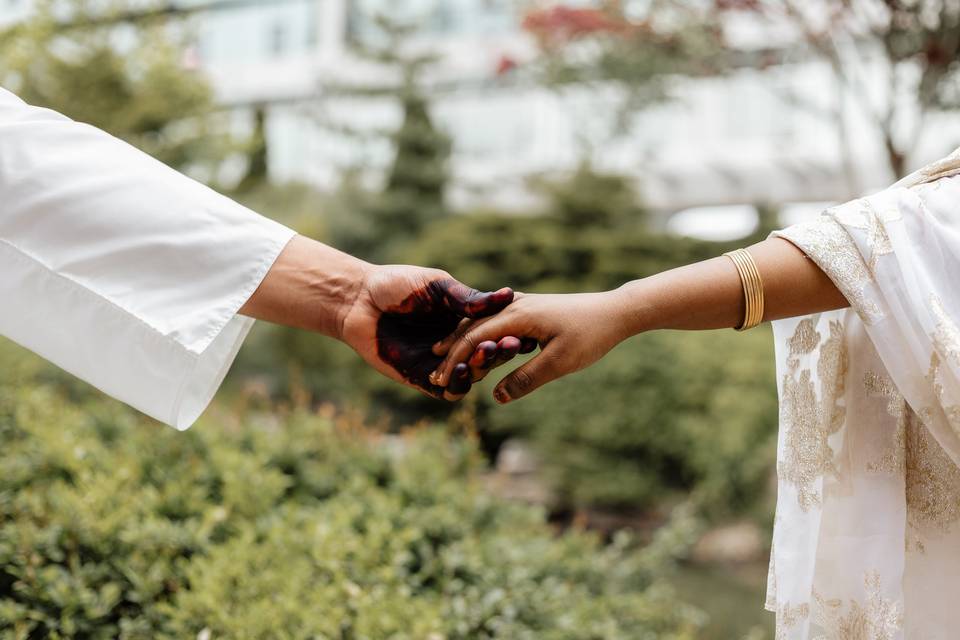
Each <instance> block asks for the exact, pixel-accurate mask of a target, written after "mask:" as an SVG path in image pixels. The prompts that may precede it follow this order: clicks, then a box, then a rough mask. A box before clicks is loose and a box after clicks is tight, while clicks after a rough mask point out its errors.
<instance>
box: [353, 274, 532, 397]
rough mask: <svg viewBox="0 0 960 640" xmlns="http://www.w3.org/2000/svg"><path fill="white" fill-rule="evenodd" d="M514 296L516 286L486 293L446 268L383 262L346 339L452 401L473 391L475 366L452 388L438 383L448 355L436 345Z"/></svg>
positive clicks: (379, 364)
mask: <svg viewBox="0 0 960 640" xmlns="http://www.w3.org/2000/svg"><path fill="white" fill-rule="evenodd" d="M512 301H513V291H512V290H511V289H507V288H505V289H501V290H499V291H495V292H492V293H482V292H479V291H476V290H475V289H471V288H470V287H467V286H466V285H464V284H462V283H460V282H458V281H457V280H455V279H453V278H452V277H451V276H450V275H449V274H447V273H445V272H443V271H438V270H434V269H421V268H417V267H404V266H396V267H379V268H377V269H376V270H375V271H373V272H371V273H370V274H369V276H368V277H367V280H366V281H365V282H364V284H363V287H362V289H361V291H360V294H359V295H358V297H357V299H356V302H355V303H354V304H353V306H352V307H351V309H350V310H349V312H348V313H347V315H346V317H345V319H344V323H343V338H344V340H345V341H346V342H347V344H349V345H350V346H352V347H353V348H354V349H355V350H356V351H357V353H359V354H360V356H361V357H363V359H364V360H366V361H367V362H368V363H369V364H371V365H372V366H373V367H374V368H376V369H377V370H378V371H380V372H381V373H383V374H385V375H387V376H388V377H390V378H392V379H394V380H398V381H401V382H404V383H406V384H407V385H409V386H412V387H414V388H416V389H419V390H420V391H422V392H424V393H425V394H427V395H429V396H431V397H435V398H441V397H446V398H447V399H451V400H452V399H456V398H457V397H459V396H462V395H464V394H465V393H466V392H467V391H469V390H470V385H471V384H472V376H471V370H470V368H469V367H468V366H464V367H462V369H463V370H464V371H466V374H463V372H462V371H457V372H455V373H456V374H457V375H455V376H454V377H453V379H452V381H451V385H450V386H451V388H450V389H449V390H445V389H444V388H443V387H439V386H437V385H434V384H433V383H431V382H430V380H429V377H430V374H431V373H432V372H433V371H434V369H436V368H437V367H438V366H439V365H440V363H441V362H442V361H443V357H442V356H438V355H435V354H434V353H433V346H434V345H435V344H436V343H437V342H439V341H440V340H442V339H443V338H446V337H447V336H449V335H450V334H451V333H452V332H453V331H454V330H455V329H456V328H457V326H458V325H459V324H460V322H461V321H462V320H463V319H464V318H474V319H476V318H485V317H488V316H492V315H494V314H496V313H498V312H500V311H502V310H503V309H505V308H506V307H507V306H508V305H509V304H510V303H511V302H512ZM492 357H493V358H496V357H497V355H496V354H494V355H493V356H492ZM453 382H456V384H453Z"/></svg>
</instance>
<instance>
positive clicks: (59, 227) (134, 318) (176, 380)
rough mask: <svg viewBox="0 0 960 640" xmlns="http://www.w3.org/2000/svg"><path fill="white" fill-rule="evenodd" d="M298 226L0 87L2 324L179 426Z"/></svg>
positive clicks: (212, 388) (205, 394) (216, 381)
mask: <svg viewBox="0 0 960 640" xmlns="http://www.w3.org/2000/svg"><path fill="white" fill-rule="evenodd" d="M293 235H294V232H293V231H291V230H290V229H287V228H286V227H284V226H282V225H280V224H278V223H276V222H273V221H271V220H268V219H266V218H264V217H262V216H260V215H257V214H256V213H254V212H252V211H250V210H248V209H246V208H244V207H242V206H240V205H238V204H237V203H235V202H233V201H232V200H230V199H228V198H225V197H223V196H221V195H219V194H217V193H216V192H214V191H212V190H211V189H208V188H207V187H205V186H203V185H201V184H199V183H197V182H195V181H193V180H191V179H190V178H187V177H186V176H184V175H182V174H180V173H178V172H176V171H174V170H172V169H170V168H169V167H167V166H165V165H163V164H162V163H160V162H158V161H156V160H154V159H152V158H150V157H149V156H147V155H146V154H143V153H141V152H140V151H138V150H136V149H135V148H133V147H131V146H130V145H128V144H126V143H124V142H122V141H120V140H118V139H116V138H114V137H112V136H110V135H108V134H106V133H104V132H103V131H100V130H98V129H96V128H94V127H91V126H87V125H84V124H80V123H77V122H74V121H72V120H70V119H68V118H66V117H64V116H62V115H60V114H58V113H55V112H52V111H49V110H46V109H39V108H35V107H31V106H29V105H27V104H25V103H24V102H23V101H21V100H20V99H19V98H17V97H16V96H14V95H13V94H11V93H9V92H7V91H4V90H3V89H0V334H2V335H3V336H6V337H8V338H10V339H11V340H13V341H14V342H17V343H19V344H20V345H22V346H24V347H26V348H28V349H30V350H32V351H34V352H35V353H37V354H39V355H40V356H42V357H44V358H46V359H48V360H50V361H51V362H53V363H55V364H57V365H58V366H60V367H62V368H63V369H65V370H66V371H68V372H70V373H72V374H73V375H76V376H77V377H79V378H81V379H83V380H85V381H87V382H89V383H90V384H92V385H94V386H95V387H97V388H99V389H100V390H102V391H104V392H105V393H107V394H109V395H111V396H113V397H115V398H117V399H119V400H121V401H123V402H125V403H127V404H129V405H131V406H133V407H135V408H136V409H138V410H140V411H142V412H144V413H146V414H148V415H150V416H152V417H154V418H156V419H157V420H160V421H162V422H165V423H167V424H170V425H172V426H174V427H176V428H178V429H186V428H188V427H189V426H190V425H191V424H192V423H193V422H194V421H195V420H196V419H197V418H198V417H199V415H200V414H201V413H202V412H203V411H204V409H205V408H206V406H207V404H208V403H209V402H210V400H211V398H212V397H213V395H214V393H215V392H216V390H217V388H218V387H219V386H220V383H221V382H222V381H223V377H224V376H225V375H226V372H227V370H228V369H229V367H230V365H231V363H232V362H233V359H234V357H235V356H236V353H237V351H238V350H239V348H240V345H241V344H242V342H243V340H244V338H245V337H246V335H247V333H248V332H249V330H250V328H251V326H252V324H253V320H252V319H250V318H245V317H243V316H239V315H237V312H238V310H239V309H240V308H241V307H242V306H243V305H244V303H245V302H246V301H247V300H248V298H249V297H250V296H251V295H252V294H253V292H254V291H255V290H256V288H257V287H258V286H259V285H260V282H261V280H262V279H263V277H264V276H265V275H266V273H267V272H268V271H269V270H270V267H271V266H272V265H273V263H274V261H275V260H276V258H277V256H278V255H279V254H280V252H281V251H282V250H283V248H284V247H285V246H286V244H287V242H288V241H289V240H290V239H291V238H292V237H293Z"/></svg>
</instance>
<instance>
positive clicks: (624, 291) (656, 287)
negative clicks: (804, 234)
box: [614, 238, 848, 335]
mask: <svg viewBox="0 0 960 640" xmlns="http://www.w3.org/2000/svg"><path fill="white" fill-rule="evenodd" d="M749 250H750V253H751V255H752V256H753V258H754V260H755V261H756V263H757V267H758V269H759V270H760V275H761V277H762V278H763V284H764V300H765V304H764V320H765V321H769V320H778V319H780V318H789V317H793V316H799V315H804V314H807V313H816V312H820V311H829V310H831V309H840V308H844V307H847V306H848V303H847V301H846V299H845V298H844V297H843V295H841V293H840V292H839V291H838V290H837V288H836V286H834V284H833V283H832V282H831V281H830V279H829V278H828V277H827V276H826V274H824V273H823V271H821V270H820V268H819V267H818V266H817V265H816V263H814V262H813V261H812V260H810V259H809V258H807V256H806V255H804V254H803V252H801V251H800V250H799V249H798V248H797V247H795V246H794V245H793V244H791V243H790V242H787V241H786V240H782V239H779V238H774V239H770V240H766V241H764V242H761V243H758V244H755V245H753V246H752V247H750V249H749ZM614 295H616V296H617V297H618V300H619V305H620V308H621V309H622V313H623V317H624V326H625V330H626V331H627V333H628V335H634V334H637V333H642V332H644V331H650V330H654V329H687V330H704V329H723V328H731V327H736V326H740V324H741V323H742V322H743V318H744V308H745V299H744V294H743V288H742V285H741V280H740V276H739V274H738V273H737V269H736V267H735V266H734V263H733V261H732V260H730V259H729V258H727V257H725V256H721V257H718V258H714V259H712V260H707V261H704V262H700V263H697V264H693V265H689V266H686V267H681V268H679V269H674V270H672V271H666V272H664V273H660V274H657V275H655V276H652V277H649V278H645V279H643V280H637V281H634V282H631V283H629V284H626V285H624V286H623V287H621V288H620V289H618V290H617V291H616V292H615V294H614Z"/></svg>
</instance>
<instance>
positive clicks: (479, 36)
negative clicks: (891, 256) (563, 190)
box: [0, 0, 960, 215]
mask: <svg viewBox="0 0 960 640" xmlns="http://www.w3.org/2000/svg"><path fill="white" fill-rule="evenodd" d="M4 3H6V6H4ZM29 3H30V0H0V17H6V18H7V19H8V20H9V19H16V17H17V15H18V14H22V11H23V10H24V9H23V7H24V6H25V5H29ZM181 6H185V7H191V8H192V9H195V11H193V15H192V17H191V18H190V20H189V25H190V28H191V29H192V30H193V32H194V33H195V39H196V46H195V47H194V48H193V50H192V51H191V52H190V54H189V56H188V61H187V62H188V63H189V64H191V65H196V66H199V67H200V68H201V69H202V70H203V71H204V72H205V73H206V74H208V76H209V77H210V79H211V80H212V82H213V85H214V87H215V89H216V92H217V96H218V99H219V101H220V102H221V104H222V105H223V106H224V107H225V108H229V109H234V110H236V111H237V112H238V113H240V114H243V113H247V114H249V113H251V111H252V109H253V108H254V107H265V109H266V114H267V135H268V141H269V152H270V157H269V165H270V172H271V176H272V178H274V179H275V180H278V181H292V180H299V181H306V182H309V183H313V184H315V185H317V186H319V187H321V188H329V187H332V186H333V185H335V184H336V183H337V180H338V176H339V175H340V173H341V172H342V171H343V170H344V169H347V168H354V169H355V168H362V169H368V170H369V171H370V173H371V174H374V175H375V174H376V173H377V172H378V171H380V170H382V169H383V168H384V167H385V166H386V165H387V164H388V163H389V161H390V149H389V147H388V146H387V145H386V144H385V143H384V141H383V140H382V138H380V137H378V136H369V137H364V136H355V135H349V136H348V135H344V134H343V133H342V132H341V128H346V129H350V130H353V131H383V130H389V129H391V128H393V127H395V126H397V124H398V123H399V118H400V115H401V114H400V113H399V110H398V109H397V107H396V105H393V104H391V103H389V102H387V101H383V100H377V99H370V98H359V97H352V98H351V97H347V96H345V95H344V92H343V87H344V86H353V87H357V86H360V87H362V86H364V85H368V84H376V83H382V82H383V80H384V76H383V72H382V70H379V69H377V68H375V66H373V65H372V64H371V63H370V62H369V61H368V60H365V59H363V58H361V57H360V56H357V55H356V54H355V53H354V52H353V47H352V43H354V42H357V41H363V40H364V38H366V37H368V36H369V35H370V33H372V30H373V29H372V26H371V20H372V16H374V15H376V14H377V13H378V12H384V11H389V12H390V15H392V16H394V17H397V16H401V17H408V18H411V19H416V21H417V23H418V24H420V25H422V30H421V32H420V33H419V35H418V36H417V46H423V47H426V48H428V49H430V50H432V51H435V52H437V53H438V54H439V60H440V61H439V63H438V64H437V65H436V67H435V71H434V72H433V73H432V74H431V78H430V87H431V91H432V94H433V96H434V103H433V104H434V114H435V117H436V120H437V122H438V124H439V125H440V126H442V127H443V128H444V129H445V130H446V131H447V132H448V133H450V135H451V136H452V138H453V141H454V155H453V160H452V166H453V174H454V188H453V190H452V193H451V201H452V203H453V204H454V205H455V206H457V207H458V208H462V209H468V208H471V207H481V206H499V207H505V208H513V209H518V210H521V209H528V208H530V206H532V205H533V204H535V201H533V200H532V196H531V193H530V190H529V188H528V186H527V184H528V182H527V178H528V177H529V176H534V175H544V174H555V173H562V172H564V171H569V170H571V169H573V168H575V167H576V166H577V164H578V163H580V162H581V161H582V160H583V158H584V157H585V155H588V156H589V157H590V158H591V160H592V161H593V162H594V164H595V165H596V166H597V167H598V168H601V169H604V170H610V171H614V172H618V173H623V174H625V175H628V176H632V177H633V178H635V180H636V182H637V185H638V188H639V191H640V193H641V194H642V195H643V197H644V200H645V202H646V203H647V204H648V206H650V207H651V208H652V209H653V210H655V211H659V212H661V213H662V214H664V215H668V214H671V213H674V212H677V211H680V210H684V209H688V208H691V207H703V206H713V205H724V206H736V205H754V204H761V203H765V204H774V205H782V204H784V203H791V202H799V203H821V202H828V201H842V200H846V199H849V198H851V197H855V196H858V195H861V194H862V193H864V192H866V191H869V190H871V189H874V188H878V187H881V186H884V185H885V184H886V183H888V182H889V180H890V179H891V176H890V175H889V171H888V169H887V164H886V160H885V151H884V149H883V148H882V147H880V145H879V138H878V136H877V135H876V132H875V131H874V130H873V129H872V127H873V125H872V124H871V123H870V122H869V121H868V120H867V119H866V118H864V117H862V116H860V115H859V114H858V113H857V111H856V109H855V107H854V105H852V104H848V103H850V102H851V101H850V100H849V99H842V100H840V101H839V102H838V96H840V95H841V89H840V87H839V86H838V83H837V81H836V79H835V77H834V74H833V73H832V72H831V70H830V69H829V67H828V66H827V65H826V64H825V63H823V62H820V61H818V60H816V59H814V58H811V57H809V56H804V55H802V54H797V55H796V56H795V58H794V59H791V57H790V56H789V55H787V56H786V57H785V59H783V60H782V63H781V64H777V65H775V66H771V67H768V68H766V69H764V70H756V69H743V70H740V71H735V72H731V73H728V74H725V75H723V76H719V77H711V78H696V79H690V78H678V79H676V81H675V82H674V85H675V86H674V91H673V95H674V99H673V100H671V101H668V102H666V103H664V104H661V105H658V106H656V107H654V108H651V109H648V110H645V111H643V112H641V113H639V114H638V115H637V117H636V118H635V122H634V124H633V126H632V130H631V131H630V132H629V133H627V134H625V135H611V134H610V132H611V129H612V119H613V118H614V116H615V115H616V106H617V104H618V97H619V96H618V92H617V91H616V90H615V89H614V88H609V89H607V90H597V89H593V90H579V91H564V92H557V91H554V90H551V89H549V88H543V87H538V86H536V85H533V84H531V83H526V82H523V81H521V79H520V78H522V75H523V65H524V63H526V62H529V61H531V60H533V59H534V58H535V56H536V46H535V43H534V42H533V40H532V38H531V37H530V36H529V35H528V34H526V33H525V32H524V31H523V29H522V21H523V16H524V14H525V11H526V10H528V8H529V6H530V3H529V1H525V0H259V1H258V0H189V1H187V0H184V2H182V3H181ZM773 36H774V34H770V33H764V32H762V31H760V32H757V30H756V29H753V30H751V29H750V28H742V26H741V27H740V28H739V33H738V34H735V39H736V40H739V41H740V42H741V43H742V44H743V45H744V46H745V47H746V48H750V47H753V46H756V47H769V44H768V40H769V38H770V37H773ZM778 37H779V36H778ZM505 60H510V61H515V62H517V63H519V69H518V71H515V72H510V73H507V74H503V73H501V72H502V65H503V62H504V61H505ZM517 74H519V75H517ZM810 104H815V105H821V106H824V107H827V108H830V107H832V106H835V105H836V104H843V109H842V111H843V112H844V119H843V125H844V126H843V127H842V128H841V127H840V126H838V121H837V120H836V119H830V118H825V117H823V116H822V115H820V114H817V113H814V112H813V110H811V109H810V108H809V105H810ZM953 120H954V119H953V118H944V119H941V121H940V122H939V125H940V126H938V127H937V129H936V134H935V135H933V136H932V137H931V139H930V140H929V141H926V143H925V144H921V145H920V151H919V153H918V154H917V156H918V158H919V159H921V160H926V159H929V158H930V157H931V156H935V155H937V154H943V153H946V152H948V151H950V150H951V149H950V147H951V146H952V145H953V144H960V127H958V126H957V125H956V123H955V122H953ZM841 129H842V130H841ZM951 136H952V137H953V138H951ZM845 150H846V151H845ZM818 206H819V205H811V207H810V208H811V209H816V208H817V207H818ZM801 208H802V207H801Z"/></svg>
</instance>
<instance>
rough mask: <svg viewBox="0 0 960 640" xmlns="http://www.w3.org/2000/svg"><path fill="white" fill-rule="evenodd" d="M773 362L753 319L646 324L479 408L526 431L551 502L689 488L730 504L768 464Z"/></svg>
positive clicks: (751, 500)
mask: <svg viewBox="0 0 960 640" xmlns="http://www.w3.org/2000/svg"><path fill="white" fill-rule="evenodd" d="M773 366H774V365H773V353H772V339H771V337H770V335H769V332H767V331H764V330H757V331H755V332H753V333H750V334H745V335H732V334H730V333H726V332H709V333H672V332H664V333H656V334H648V335H644V336H639V337H637V338H634V339H633V340H631V341H629V342H628V343H625V344H623V345H621V346H620V347H618V348H617V349H615V350H614V351H613V352H612V353H611V354H610V355H608V356H607V357H606V358H605V359H604V360H603V361H602V362H600V363H599V364H597V365H595V366H594V367H592V368H590V369H587V370H586V371H582V372H580V373H577V374H575V375H573V376H570V377H568V378H565V379H563V380H561V381H559V382H555V383H552V384H550V385H547V386H546V387H544V388H543V389H541V390H539V391H538V392H537V393H536V394H534V395H533V396H531V397H530V398H527V399H524V400H522V401H519V402H516V403H513V404H511V405H508V406H507V407H502V408H496V409H492V410H491V411H490V412H489V413H488V414H487V416H486V418H487V420H488V421H489V423H490V425H491V427H492V429H494V430H495V431H497V432H500V433H504V434H509V435H521V436H524V437H526V438H528V439H529V440H531V441H532V442H533V444H534V445H535V447H536V449H537V450H538V452H539V454H540V457H541V458H542V464H543V466H544V470H545V471H546V473H547V475H548V477H549V478H551V479H552V484H553V486H554V487H555V489H556V491H557V492H558V494H559V496H558V497H559V500H560V503H561V506H564V507H589V506H605V507H619V508H629V509H642V510H649V509H655V508H656V507H657V506H658V505H660V504H663V503H669V502H670V501H671V499H674V498H676V497H677V496H678V495H679V494H681V493H688V492H691V491H696V492H697V493H698V497H699V498H700V502H701V503H702V504H703V505H704V506H705V507H706V508H707V512H708V513H711V514H714V515H718V516H723V515H729V514H730V512H740V511H744V510H749V509H750V508H752V507H754V506H755V505H756V504H757V501H758V499H759V498H760V497H762V496H763V495H764V493H765V491H766V488H767V486H768V483H769V478H770V474H771V473H772V470H773V465H774V461H775V451H776V447H775V445H776V428H775V425H776V416H777V394H776V387H775V386H774V379H775V378H774V371H773Z"/></svg>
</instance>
